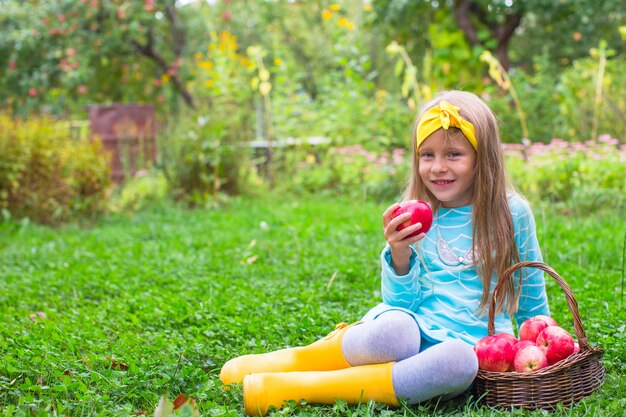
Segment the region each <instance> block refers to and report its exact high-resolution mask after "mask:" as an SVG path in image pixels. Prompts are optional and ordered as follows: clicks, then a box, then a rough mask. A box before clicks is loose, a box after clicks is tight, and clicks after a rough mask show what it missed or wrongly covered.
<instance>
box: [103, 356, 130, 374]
mask: <svg viewBox="0 0 626 417" xmlns="http://www.w3.org/2000/svg"><path fill="white" fill-rule="evenodd" d="M105 358H106V359H108V360H109V361H110V362H111V368H112V369H119V370H120V371H126V370H128V365H126V364H125V363H124V362H120V361H118V360H117V359H114V358H112V357H110V356H105Z"/></svg>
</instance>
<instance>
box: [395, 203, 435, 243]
mask: <svg viewBox="0 0 626 417" xmlns="http://www.w3.org/2000/svg"><path fill="white" fill-rule="evenodd" d="M404 213H411V218H410V219H408V220H407V221H405V222H404V223H402V224H400V225H399V226H398V230H402V229H404V228H406V227H409V226H411V225H414V224H415V223H417V222H419V223H421V224H422V227H421V228H420V229H419V230H416V231H415V232H413V233H411V234H410V235H408V236H407V237H413V236H417V235H419V234H420V233H426V232H428V230H430V225H431V224H432V223H433V212H432V210H431V209H430V206H429V205H428V204H426V203H425V202H423V201H421V200H409V201H405V202H403V203H400V207H398V208H397V209H396V210H395V211H394V212H393V213H392V214H391V218H392V219H395V218H396V217H398V216H399V215H401V214H404Z"/></svg>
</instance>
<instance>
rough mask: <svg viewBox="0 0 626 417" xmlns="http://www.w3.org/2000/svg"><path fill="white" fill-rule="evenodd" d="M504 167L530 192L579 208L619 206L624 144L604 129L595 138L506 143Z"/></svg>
mask: <svg viewBox="0 0 626 417" xmlns="http://www.w3.org/2000/svg"><path fill="white" fill-rule="evenodd" d="M505 151H506V152H507V155H508V156H507V164H508V169H509V173H510V174H511V178H512V179H513V182H514V184H515V186H516V187H517V188H518V189H519V190H520V191H521V192H522V193H523V194H525V195H527V196H528V197H529V198H531V199H533V200H537V201H547V202H550V203H556V204H560V205H565V206H569V208H571V209H574V210H578V211H595V210H597V209H599V208H608V209H617V210H622V209H624V203H625V202H626V182H625V181H624V178H626V145H623V144H621V143H620V141H619V140H617V139H615V138H612V137H611V136H609V135H603V136H600V137H599V139H598V141H595V142H594V141H587V142H584V143H583V142H574V143H567V142H565V141H563V140H560V139H554V140H552V141H551V142H550V143H549V144H547V145H546V144H543V143H534V144H532V145H531V146H529V147H528V148H526V150H525V152H526V160H525V159H524V156H523V152H524V148H523V147H522V145H505Z"/></svg>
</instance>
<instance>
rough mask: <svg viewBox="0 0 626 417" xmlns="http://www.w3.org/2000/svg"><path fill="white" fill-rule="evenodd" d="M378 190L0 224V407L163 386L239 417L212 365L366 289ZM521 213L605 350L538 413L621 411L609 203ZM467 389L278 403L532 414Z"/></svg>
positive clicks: (331, 411) (62, 410)
mask: <svg viewBox="0 0 626 417" xmlns="http://www.w3.org/2000/svg"><path fill="white" fill-rule="evenodd" d="M389 203H391V201H388V202H384V203H381V204H373V203H371V202H362V201H359V202H358V204H356V203H355V202H354V201H353V200H351V199H349V198H341V197H337V196H332V197H324V196H320V195H315V196H313V197H310V198H306V199H294V198H292V197H291V196H289V195H288V194H275V195H271V196H269V197H267V198H263V199H237V198H235V199H232V200H231V201H230V203H229V204H228V205H227V206H225V207H223V208H222V209H221V210H211V211H207V210H196V211H186V210H175V209H169V210H168V209H166V210H164V211H163V212H159V213H157V212H143V213H139V214H137V215H136V216H133V217H132V218H129V217H127V216H121V217H114V216H113V217H108V218H106V219H103V220H102V221H101V222H99V223H97V224H95V225H94V226H93V227H91V228H81V227H78V226H74V225H68V226H67V227H65V228H62V229H60V230H53V229H49V228H46V227H41V226H37V225H33V224H30V225H27V224H19V223H14V222H11V223H3V224H0V319H1V320H2V323H3V325H2V326H0V414H2V415H6V416H21V415H41V416H43V415H50V414H53V412H54V413H57V414H58V415H71V416H76V417H78V416H97V415H102V416H104V415H106V416H129V415H135V414H137V415H142V414H147V415H153V414H154V413H153V411H154V410H155V409H156V408H157V405H158V404H159V400H160V399H161V398H162V397H163V395H167V396H168V397H169V398H176V397H177V396H178V395H179V394H182V393H186V394H189V395H191V396H192V397H193V398H195V400H196V403H197V406H198V409H199V412H200V414H201V415H203V416H219V415H224V416H233V417H234V416H241V415H242V413H243V406H242V402H243V400H242V391H241V387H240V386H234V387H232V389H230V390H228V391H227V390H224V389H223V387H222V386H221V383H220V382H219V379H218V375H219V370H220V368H221V366H222V364H223V363H224V362H225V361H226V360H228V359H230V358H232V357H235V356H237V355H241V354H247V353H261V352H267V351H270V350H274V349H279V348H283V347H287V346H298V345H304V344H307V343H311V342H312V341H314V340H316V339H318V338H319V337H322V336H325V335H326V334H327V333H328V332H329V331H330V330H332V329H333V328H334V325H335V324H336V323H338V322H341V321H345V322H352V321H356V320H358V319H360V318H361V316H362V314H363V313H364V312H365V311H366V310H367V309H368V308H370V307H372V306H374V305H375V304H376V303H377V302H379V301H380V282H379V280H380V269H379V268H380V265H379V254H380V250H381V249H382V247H383V244H384V238H383V236H382V229H381V221H380V216H381V214H382V212H383V210H384V209H385V208H386V207H387V206H388V205H389ZM534 212H535V218H536V220H537V225H538V237H539V241H540V242H541V246H542V251H543V253H544V257H545V259H546V262H547V263H548V264H549V265H551V266H552V267H553V268H554V269H555V270H556V271H557V272H558V273H559V274H560V275H561V276H562V277H563V278H564V279H565V280H566V281H567V282H568V283H569V284H570V286H571V287H572V291H573V293H574V296H575V297H576V300H577V301H578V305H579V309H580V313H581V318H582V321H583V325H584V327H585V330H586V332H587V336H588V340H589V342H590V343H591V344H592V345H600V346H602V347H603V348H604V349H605V350H606V351H605V355H604V364H605V367H606V370H607V376H606V380H605V383H604V385H603V386H602V388H601V390H600V391H598V392H597V393H595V394H593V395H592V396H591V397H588V398H586V399H583V400H582V401H581V402H579V403H577V404H576V405H575V406H573V407H571V408H570V407H559V408H558V409H557V410H555V411H554V412H553V413H550V415H551V416H554V417H566V416H567V417H569V416H574V417H582V416H618V415H622V414H623V410H624V405H625V404H624V401H623V393H624V391H625V390H626V378H625V376H626V375H625V372H626V367H625V364H626V356H625V353H624V352H626V332H625V327H624V322H625V321H626V310H625V309H624V306H623V290H624V289H623V287H622V286H621V283H620V274H621V270H620V268H621V265H620V260H621V256H622V245H623V240H624V234H625V233H626V226H625V225H624V222H623V216H620V215H619V214H618V213H615V212H611V211H605V212H602V213H585V214H584V215H580V216H578V215H574V216H573V217H567V216H562V215H561V214H560V213H557V212H555V210H554V208H553V207H552V206H550V205H534ZM335 273H336V275H335V279H334V280H333V281H332V285H330V279H331V277H332V276H333V274H335ZM547 285H548V295H549V299H550V306H551V311H552V313H553V315H554V317H555V318H556V320H557V321H558V322H559V323H562V324H563V325H564V326H565V327H566V328H567V329H568V330H570V331H572V330H573V325H572V320H571V316H570V315H569V313H568V311H569V310H568V308H567V302H566V299H565V296H564V294H563V292H562V290H560V289H559V287H558V286H557V284H556V282H554V281H552V280H550V279H548V280H547ZM112 359H113V360H112ZM122 363H123V364H125V365H126V366H125V367H122V366H121V365H120V364H122ZM116 364H117V365H116ZM573 382H575V381H573ZM474 400H475V399H474V398H470V397H462V398H460V399H457V400H453V401H448V402H433V403H426V404H419V405H412V406H401V407H400V408H399V409H391V408H388V407H385V406H383V405H380V404H376V405H375V404H371V403H370V404H362V405H360V406H358V407H357V406H348V405H346V404H345V403H344V402H337V403H336V404H334V405H329V406H315V405H303V404H296V403H295V402H293V403H291V405H290V406H289V408H288V410H284V411H283V412H281V413H280V414H281V415H290V416H328V415H337V416H342V417H348V416H373V415H380V416H386V417H396V416H397V417H400V416H405V415H410V416H420V417H426V416H448V417H453V416H460V415H462V416H471V417H487V416H490V417H505V416H518V417H535V416H536V417H539V416H546V415H547V414H546V413H545V412H542V411H535V412H530V411H523V410H502V411H500V410H495V409H490V408H487V407H481V406H479V405H477V404H475V402H474ZM52 410H54V411H52ZM180 414H182V410H181V411H180V412H179V415H180Z"/></svg>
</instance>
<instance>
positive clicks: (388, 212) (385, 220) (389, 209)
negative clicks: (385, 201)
mask: <svg viewBox="0 0 626 417" xmlns="http://www.w3.org/2000/svg"><path fill="white" fill-rule="evenodd" d="M398 207H400V204H398V203H394V204H392V205H390V206H389V207H387V210H385V212H384V213H383V225H387V223H389V220H390V219H391V215H392V214H393V212H394V211H396V210H397V209H398Z"/></svg>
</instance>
